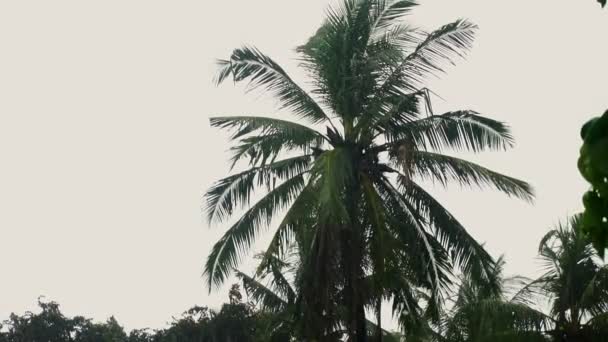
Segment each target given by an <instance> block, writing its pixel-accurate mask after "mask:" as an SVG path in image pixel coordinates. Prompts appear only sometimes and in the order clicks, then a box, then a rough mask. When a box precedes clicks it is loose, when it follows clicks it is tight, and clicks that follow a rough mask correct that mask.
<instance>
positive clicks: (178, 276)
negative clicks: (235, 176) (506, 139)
mask: <svg viewBox="0 0 608 342" xmlns="http://www.w3.org/2000/svg"><path fill="white" fill-rule="evenodd" d="M421 3H422V4H421V5H420V6H419V7H418V8H416V9H415V10H414V11H413V13H412V15H411V16H410V17H409V18H408V19H407V20H408V21H410V22H411V23H412V24H414V25H416V26H420V27H423V28H426V29H432V28H437V27H439V26H440V25H442V24H445V23H448V22H450V21H453V20H455V19H457V18H468V19H470V20H471V21H473V22H475V23H476V24H478V25H479V27H480V30H479V32H478V35H477V40H476V42H475V45H474V48H473V50H472V52H471V53H470V54H469V56H468V58H467V60H466V61H464V62H463V61H461V62H458V63H457V66H456V67H452V68H450V69H449V73H448V74H447V75H445V76H443V77H442V78H441V79H438V80H432V81H431V82H429V87H430V88H431V89H433V90H434V91H435V92H436V93H438V94H440V95H441V97H442V98H443V100H442V99H435V100H436V101H435V105H434V106H435V110H436V111H437V112H441V111H447V110H452V109H473V110H477V111H479V112H481V113H483V114H485V115H488V116H491V117H492V118H494V119H498V120H502V121H506V122H508V123H509V124H510V125H511V126H512V129H513V133H514V135H515V138H516V141H517V145H516V147H515V148H514V149H512V150H509V151H508V152H504V153H488V154H483V155H477V156H469V155H466V156H465V157H467V158H470V159H472V160H474V161H476V162H479V163H482V164H483V165H485V166H488V167H491V168H493V169H495V170H499V171H501V172H504V173H507V174H509V175H511V176H515V177H519V178H522V179H524V180H527V181H529V182H530V183H532V184H533V186H534V187H535V189H536V193H537V199H536V201H535V203H534V205H530V204H528V203H524V202H521V201H518V200H514V199H508V198H505V197H504V196H502V195H500V194H497V193H492V192H484V193H482V192H480V191H468V190H462V189H460V188H458V187H457V186H455V187H450V188H449V189H448V190H447V191H445V190H443V189H438V188H433V189H432V192H433V193H434V194H436V196H437V197H439V198H440V199H441V201H442V202H443V203H444V204H445V205H446V206H447V207H448V208H449V209H450V210H452V212H453V213H454V214H455V215H456V216H457V217H458V218H459V219H460V220H461V221H462V222H463V223H464V224H465V226H467V227H468V229H469V231H470V232H471V233H472V234H473V235H474V236H475V237H476V238H477V239H478V240H480V241H482V242H485V243H486V246H487V248H488V249H489V250H490V252H491V253H492V254H493V255H495V256H498V255H500V254H505V255H506V258H507V262H508V264H507V273H518V274H523V275H527V276H534V275H536V274H538V272H539V271H538V270H539V262H538V261H537V260H536V259H535V256H536V249H537V244H538V241H539V239H540V237H541V236H542V235H543V234H544V233H545V232H546V231H547V230H548V229H549V228H550V227H551V226H552V225H554V224H555V223H557V222H558V221H560V220H564V219H565V218H566V217H567V216H568V215H569V214H572V213H575V212H577V211H578V210H580V209H581V203H580V198H581V195H582V193H583V192H584V191H585V189H586V185H585V183H584V182H583V180H582V178H581V177H580V176H579V174H578V171H577V169H576V160H577V157H578V149H579V146H580V143H581V141H580V139H579V128H580V126H581V125H582V123H584V122H585V121H586V120H587V119H588V118H590V117H591V116H592V115H599V114H601V113H602V112H603V111H604V110H605V109H606V108H608V96H607V88H608V87H607V86H606V83H605V82H606V81H608V67H607V65H606V63H607V62H606V61H608V10H601V9H600V7H599V4H597V3H596V2H595V1H594V0H535V1H529V0H514V1H494V0H492V1H489V0H450V1H445V0H443V1H442V0H425V1H421ZM328 4H329V1H327V0H297V1H295V0H256V1H252V0H238V1H237V0H235V1H213V2H212V1H185V0H184V1H181V0H180V1H157V0H145V1H144V0H138V1H135V0H128V1H125V0H120V1H118V0H106V1H77V0H72V1H42V0H38V1H33V0H32V1H2V2H0V47H1V52H0V158H1V162H0V261H1V262H2V266H1V268H0V269H1V278H0V319H4V318H7V317H8V315H9V314H10V312H13V311H14V312H17V313H22V312H23V311H25V310H31V309H34V308H35V304H36V299H37V297H38V296H40V295H44V296H46V297H47V298H48V299H52V300H55V301H58V302H59V303H60V304H61V306H62V309H63V310H64V312H65V313H66V314H68V315H75V314H81V315H85V316H88V317H93V318H95V319H97V320H104V319H106V318H107V317H108V316H110V315H115V317H116V318H117V319H118V320H119V322H121V323H122V324H124V325H125V327H126V328H128V329H132V328H143V327H152V328H157V327H162V326H164V325H165V323H166V322H167V321H169V320H170V319H171V316H172V315H174V316H176V315H178V314H179V313H181V312H182V311H184V310H186V309H187V308H189V307H190V306H192V305H195V304H198V305H209V306H211V307H218V306H219V305H220V304H221V303H222V302H224V301H226V300H227V291H226V290H222V291H218V292H213V293H211V294H209V293H208V291H207V289H206V288H205V287H204V282H203V279H202V277H201V273H202V268H203V263H204V260H205V258H206V256H207V253H208V252H209V250H210V248H211V246H212V244H213V243H214V241H215V240H217V239H218V238H219V236H220V235H221V234H222V233H223V230H224V229H225V228H226V226H225V225H223V226H214V227H209V226H208V225H207V223H206V222H205V220H204V217H203V215H202V212H201V207H202V206H203V200H202V195H203V193H204V191H205V189H207V188H208V187H209V186H210V185H211V184H212V182H213V181H214V180H217V179H219V178H220V177H222V176H225V175H226V174H227V172H228V154H227V153H226V150H227V149H228V148H229V145H228V143H227V140H226V135H225V134H223V133H221V132H218V131H216V130H214V129H210V127H209V124H208V118H209V117H210V116H215V115H231V114H247V115H253V114H263V115H272V116H275V115H288V114H285V113H278V112H277V110H276V105H275V103H274V102H273V101H272V100H271V99H270V98H267V97H261V96H259V95H257V94H256V95H255V96H247V95H244V93H243V91H242V90H243V89H242V88H240V87H233V86H232V85H231V84H230V83H229V82H228V83H226V84H225V85H223V86H222V87H220V88H216V87H215V86H214V85H213V83H212V78H213V76H214V74H215V70H216V66H215V64H214V60H215V59H216V58H227V57H229V55H230V52H231V50H232V49H233V48H235V47H239V46H241V45H243V44H245V43H246V44H251V45H254V46H256V47H258V48H259V49H261V50H262V51H264V52H265V53H267V54H268V55H270V56H272V57H273V58H274V59H275V60H276V61H277V62H279V63H280V64H281V65H283V66H284V67H285V68H286V69H287V71H288V72H290V73H291V74H292V76H293V77H294V78H295V79H296V80H298V81H305V77H304V75H303V74H302V73H301V72H300V70H298V68H297V62H296V61H294V57H295V56H296V55H295V54H294V52H293V48H294V47H295V46H297V45H299V44H302V43H303V42H304V41H305V40H306V39H307V38H308V37H309V36H310V35H312V34H313V33H314V32H315V31H316V29H317V28H318V26H319V25H320V23H321V22H322V20H323V17H324V10H325V9H326V8H327V6H328ZM263 241H264V239H262V242H261V243H260V244H259V246H258V247H259V248H262V247H263ZM251 265H252V263H251V262H248V263H246V264H245V265H244V269H246V270H247V269H250V268H251Z"/></svg>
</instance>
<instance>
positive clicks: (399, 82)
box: [381, 20, 477, 93]
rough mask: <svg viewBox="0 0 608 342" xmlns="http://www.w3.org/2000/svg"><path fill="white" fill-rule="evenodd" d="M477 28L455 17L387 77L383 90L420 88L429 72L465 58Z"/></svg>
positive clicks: (396, 91)
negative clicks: (458, 58) (456, 58)
mask: <svg viewBox="0 0 608 342" xmlns="http://www.w3.org/2000/svg"><path fill="white" fill-rule="evenodd" d="M476 30H477V26H476V25H474V24H472V23H470V22H468V21H466V20H456V21H454V22H452V23H450V24H447V25H444V26H442V27H441V28H439V29H437V30H436V31H434V32H432V33H430V34H428V35H427V37H426V39H424V41H422V42H421V43H420V44H419V45H418V47H417V48H416V50H415V51H414V52H413V53H411V54H410V55H408V56H407V57H406V58H405V60H404V61H403V62H402V63H401V64H400V65H399V66H398V67H396V68H395V69H394V70H393V72H392V73H391V74H390V75H389V76H388V77H387V79H386V81H385V82H384V83H383V85H382V87H381V89H383V90H384V91H386V92H393V93H400V92H401V91H402V90H406V91H416V90H418V89H419V88H420V86H421V84H422V83H423V81H424V80H425V78H426V76H427V75H429V74H437V73H442V72H444V69H443V68H444V65H445V64H446V63H449V64H454V62H453V59H454V57H464V54H465V52H466V51H467V50H469V49H470V48H471V46H472V43H473V39H474V35H475V31H476Z"/></svg>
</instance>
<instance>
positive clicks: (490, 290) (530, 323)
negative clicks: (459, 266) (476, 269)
mask: <svg viewBox="0 0 608 342" xmlns="http://www.w3.org/2000/svg"><path fill="white" fill-rule="evenodd" d="M503 268H504V259H503V258H502V257H501V258H500V259H498V261H497V263H496V266H495V268H494V270H493V272H492V282H491V283H479V282H477V281H475V280H474V279H471V278H470V277H466V276H465V277H462V279H461V281H460V285H459V287H458V289H457V290H456V293H455V296H454V297H453V298H452V300H451V303H452V307H451V308H450V310H448V312H447V313H446V314H445V316H444V319H443V320H442V322H441V323H440V324H439V325H437V326H436V327H435V329H434V330H431V329H428V330H427V331H430V332H431V333H429V334H427V336H428V337H429V338H428V340H429V341H451V342H465V341H467V342H483V341H488V342H490V341H491V342H499V341H522V342H526V341H530V342H546V341H548V340H547V336H546V335H545V333H544V332H545V331H546V330H547V329H548V328H549V327H550V324H551V320H550V318H549V317H547V316H545V315H544V314H543V313H542V312H541V311H538V310H536V309H534V308H532V307H531V304H532V296H531V293H530V291H529V289H528V288H527V286H525V285H526V282H527V280H526V279H525V278H523V277H519V276H515V277H504V275H503ZM497 285H498V286H497Z"/></svg>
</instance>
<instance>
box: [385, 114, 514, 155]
mask: <svg viewBox="0 0 608 342" xmlns="http://www.w3.org/2000/svg"><path fill="white" fill-rule="evenodd" d="M393 127H394V128H392V129H389V130H388V131H386V132H385V135H387V137H388V138H389V139H390V140H391V141H390V142H389V143H387V144H385V146H386V147H387V148H395V147H397V146H399V145H401V144H410V143H411V144H413V145H414V146H415V147H416V148H417V149H419V150H429V149H432V150H435V151H441V150H443V149H444V148H450V149H452V150H459V151H462V150H464V151H473V152H480V151H484V150H488V149H490V150H506V149H507V148H510V147H512V146H513V144H514V139H513V136H512V135H511V131H510V129H509V127H508V126H507V125H506V124H504V123H503V122H500V121H496V120H492V119H489V118H486V117H483V116H481V115H479V113H477V112H474V111H470V110H463V111H456V112H448V113H445V114H441V115H433V116H430V117H428V118H424V119H420V120H415V121H411V122H405V123H403V124H401V125H394V126H393Z"/></svg>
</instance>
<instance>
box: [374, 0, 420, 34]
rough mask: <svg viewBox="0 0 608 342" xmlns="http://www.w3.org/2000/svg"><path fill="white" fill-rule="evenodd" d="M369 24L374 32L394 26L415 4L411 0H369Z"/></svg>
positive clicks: (381, 31)
mask: <svg viewBox="0 0 608 342" xmlns="http://www.w3.org/2000/svg"><path fill="white" fill-rule="evenodd" d="M370 2H371V3H372V6H371V25H370V31H371V34H372V36H373V35H374V34H378V33H383V32H385V31H386V29H387V28H389V27H391V26H394V25H396V24H397V23H398V21H399V20H400V19H402V18H403V17H404V16H405V15H407V14H408V13H409V12H411V10H412V8H414V7H415V6H416V5H417V2H416V1H413V0H376V1H370Z"/></svg>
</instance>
